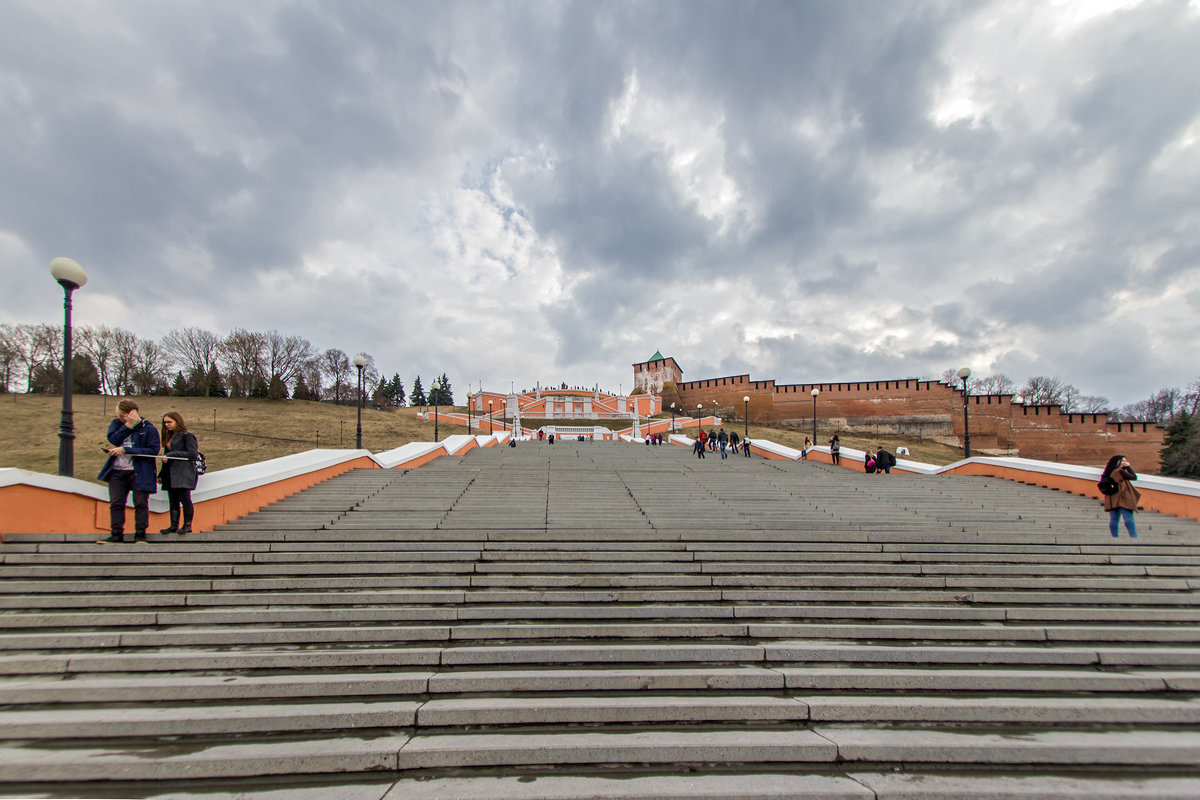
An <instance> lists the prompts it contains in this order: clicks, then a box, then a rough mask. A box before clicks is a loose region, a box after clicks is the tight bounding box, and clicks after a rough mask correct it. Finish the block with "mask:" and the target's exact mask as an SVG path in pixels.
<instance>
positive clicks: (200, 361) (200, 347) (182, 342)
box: [162, 328, 221, 397]
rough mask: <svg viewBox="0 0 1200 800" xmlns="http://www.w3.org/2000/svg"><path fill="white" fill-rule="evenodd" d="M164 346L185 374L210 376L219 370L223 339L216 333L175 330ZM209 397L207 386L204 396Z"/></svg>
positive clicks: (201, 329)
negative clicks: (218, 364) (218, 362)
mask: <svg viewBox="0 0 1200 800" xmlns="http://www.w3.org/2000/svg"><path fill="white" fill-rule="evenodd" d="M162 346H163V348H164V349H165V350H166V351H167V354H168V355H169V356H170V357H171V358H172V359H173V360H174V361H175V364H176V365H177V366H179V367H180V368H182V369H183V371H184V372H185V373H188V374H198V375H208V374H209V373H212V372H214V371H215V370H216V369H217V357H218V355H219V354H220V352H221V339H220V338H219V337H218V336H217V335H216V334H215V333H210V332H209V331H206V330H204V329H203V328H175V329H173V330H169V331H167V335H166V336H164V337H163V338H162ZM208 395H209V387H208V386H207V385H206V387H205V390H204V396H205V397H208Z"/></svg>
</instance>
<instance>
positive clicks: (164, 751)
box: [0, 441, 1200, 800]
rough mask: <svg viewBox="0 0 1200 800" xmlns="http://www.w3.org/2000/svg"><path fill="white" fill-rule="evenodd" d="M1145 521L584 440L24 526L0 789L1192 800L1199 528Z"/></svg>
mask: <svg viewBox="0 0 1200 800" xmlns="http://www.w3.org/2000/svg"><path fill="white" fill-rule="evenodd" d="M1138 526H1139V533H1140V534H1141V536H1140V538H1138V539H1136V540H1130V539H1128V538H1126V536H1125V534H1124V531H1123V530H1122V537H1121V539H1119V540H1116V539H1112V538H1111V537H1110V536H1109V533H1108V529H1107V515H1103V514H1102V513H1101V511H1100V504H1099V501H1093V500H1087V499H1084V498H1079V497H1075V496H1071V495H1064V494H1060V493H1057V492H1053V491H1049V490H1045V489H1038V488H1033V487H1027V486H1021V485H1018V484H1014V483H1010V482H1006V481H1003V480H998V479H994V478H972V477H952V476H940V477H936V478H928V477H919V476H902V475H890V476H889V475H864V474H861V473H855V472H851V471H847V470H843V469H837V468H834V467H831V466H829V465H824V464H818V463H810V462H796V463H792V462H778V461H765V460H762V459H759V458H749V459H747V458H743V457H741V456H734V457H730V458H729V459H727V460H724V461H722V460H721V459H719V458H718V457H716V456H713V455H710V456H709V457H708V458H706V459H705V460H703V461H700V460H697V459H695V458H694V457H692V456H691V454H690V452H689V451H687V450H685V449H683V448H676V447H644V446H640V445H613V444H601V443H578V442H570V441H566V442H559V443H556V444H554V445H549V444H546V443H527V444H522V445H521V446H520V447H517V448H492V449H486V450H472V451H470V452H469V453H468V454H466V455H464V456H461V457H454V458H442V459H439V460H437V461H435V462H433V463H431V464H429V465H426V466H424V467H421V468H420V469H417V470H412V471H401V470H356V471H353V472H349V473H345V474H343V475H340V476H338V477H335V478H332V479H330V480H328V481H326V482H324V483H322V484H320V485H318V486H316V487H313V488H311V489H309V490H307V491H305V492H302V493H300V494H298V495H295V496H293V497H290V498H288V499H286V500H283V501H281V502H279V503H276V504H274V505H272V506H270V507H268V508H266V509H264V510H262V511H260V512H258V513H255V514H252V515H250V516H248V517H245V518H243V519H240V520H238V521H236V522H234V523H231V524H229V525H226V526H224V527H222V528H220V529H219V530H217V531H214V532H207V533H196V534H189V535H187V536H177V535H166V536H156V535H153V534H152V535H151V537H150V538H151V544H150V545H145V546H143V545H133V544H126V545H112V546H98V545H96V544H94V538H95V537H76V536H70V535H67V536H50V535H47V536H41V537H35V536H26V537H17V536H12V537H7V538H6V539H5V541H4V542H3V544H2V545H0V559H2V563H0V653H2V655H0V704H2V708H0V725H2V730H3V734H2V735H3V737H4V741H3V742H2V743H0V744H2V746H0V795H3V796H36V797H84V796H87V797H98V796H122V797H147V796H160V795H162V794H163V793H167V794H171V795H172V796H177V795H179V794H186V795H188V796H207V795H213V796H231V795H236V796H239V797H252V796H256V795H257V794H258V793H260V792H261V793H262V796H263V797H266V796H267V795H268V794H272V793H274V792H284V794H285V795H287V796H302V793H303V792H305V791H311V792H314V793H317V794H319V795H320V796H339V797H355V798H357V797H362V798H368V797H369V798H384V797H385V796H386V797H387V798H388V800H398V798H405V799H406V800H426V799H427V798H502V797H512V798H524V799H525V800H533V799H534V798H541V799H542V800H549V798H561V799H562V800H571V799H572V798H584V797H602V798H613V799H615V798H716V797H725V798H751V797H754V798H761V797H770V798H784V797H787V798H810V797H812V798H816V797H820V798H856V799H859V800H865V799H866V798H916V797H923V798H925V797H1012V798H1017V797H1041V798H1059V797H1062V798H1068V797H1070V798H1079V797H1089V798H1107V797H1112V798H1117V797H1121V798H1125V797H1147V798H1149V797H1154V798H1171V797H1180V798H1183V797H1188V798H1198V797H1200V725H1198V723H1200V694H1198V693H1200V624H1198V622H1200V593H1198V591H1197V590H1198V589H1200V523H1197V522H1195V521H1188V520H1180V519H1177V518H1173V517H1165V516H1161V515H1155V514H1152V513H1142V514H1139V515H1138ZM331 792H332V793H333V794H332V795H331V794H330V793H331ZM317 794H314V796H317ZM272 796H276V795H273V794H272Z"/></svg>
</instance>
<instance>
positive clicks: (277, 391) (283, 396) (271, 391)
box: [267, 375, 288, 400]
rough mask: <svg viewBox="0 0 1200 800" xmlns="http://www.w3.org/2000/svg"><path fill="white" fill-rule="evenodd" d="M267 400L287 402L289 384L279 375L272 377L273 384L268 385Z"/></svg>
mask: <svg viewBox="0 0 1200 800" xmlns="http://www.w3.org/2000/svg"><path fill="white" fill-rule="evenodd" d="M267 399H268V400H287V399H288V388H287V384H286V383H284V382H283V379H282V378H280V377H279V376H278V375H272V376H271V382H270V383H268V384H267Z"/></svg>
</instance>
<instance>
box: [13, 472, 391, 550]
mask: <svg viewBox="0 0 1200 800" xmlns="http://www.w3.org/2000/svg"><path fill="white" fill-rule="evenodd" d="M378 466H379V465H378V464H376V463H375V462H374V461H373V460H371V459H370V458H367V457H365V456H364V457H362V458H356V459H354V460H352V461H347V462H345V463H342V464H335V465H334V466H331V467H326V468H324V469H319V470H316V471H314V472H309V473H306V474H304V475H297V476H296V477H294V478H287V479H284V480H281V481H275V482H274V483H269V484H266V485H265V486H258V487H255V488H253V489H248V490H246V491H244V492H238V493H237V494H231V495H226V496H225V497H219V498H216V499H213V500H205V501H203V502H199V503H196V514H195V517H194V518H193V520H192V528H193V529H194V530H196V531H204V530H212V529H213V528H214V527H216V526H217V525H222V524H224V523H226V522H229V521H230V520H234V519H237V518H238V517H241V516H245V515H246V514H249V513H251V512H252V511H257V510H258V509H260V508H262V507H263V506H266V505H269V504H271V503H274V502H275V501H276V500H281V499H282V498H284V497H288V496H290V495H293V494H295V493H296V492H299V491H301V490H302V489H307V488H308V487H310V486H313V485H315V484H318V483H320V482H321V481H323V480H326V479H327V478H332V477H333V476H334V475H340V474H342V473H343V472H346V471H347V470H351V469H358V468H361V467H378ZM0 508H2V509H4V515H3V519H2V520H0V536H3V535H4V534H6V533H105V532H107V531H108V529H109V523H108V501H106V500H95V499H93V498H90V497H84V496H83V495H77V494H71V493H69V492H58V491H54V490H51V489H42V488H38V487H35V486H22V485H17V486H6V487H4V488H2V489H0ZM125 519H126V524H125V530H126V532H127V533H132V531H133V509H132V508H127V509H126V510H125ZM168 524H169V522H168V515H167V514H165V513H153V512H152V513H151V514H150V530H152V531H157V530H159V529H160V528H165V527H166V526H167V525H168Z"/></svg>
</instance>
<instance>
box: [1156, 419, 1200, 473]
mask: <svg viewBox="0 0 1200 800" xmlns="http://www.w3.org/2000/svg"><path fill="white" fill-rule="evenodd" d="M1160 458H1161V459H1162V469H1163V474H1164V475H1172V476H1174V477H1177V478H1200V422H1198V421H1197V420H1196V417H1194V416H1193V415H1191V414H1189V413H1187V412H1186V411H1181V412H1179V413H1178V414H1176V415H1175V419H1174V420H1172V422H1171V424H1170V426H1168V427H1167V433H1166V435H1165V436H1163V449H1162V453H1161V456H1160Z"/></svg>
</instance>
